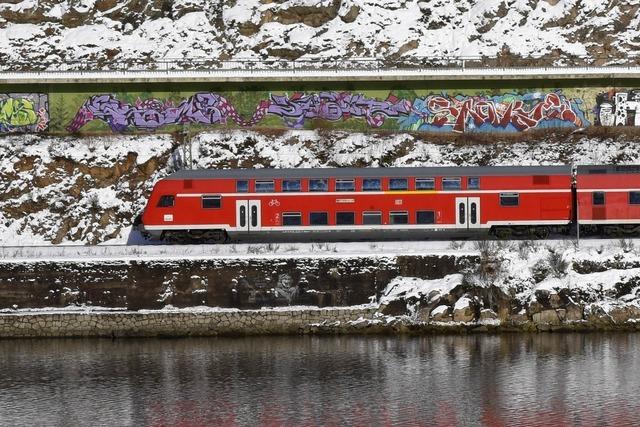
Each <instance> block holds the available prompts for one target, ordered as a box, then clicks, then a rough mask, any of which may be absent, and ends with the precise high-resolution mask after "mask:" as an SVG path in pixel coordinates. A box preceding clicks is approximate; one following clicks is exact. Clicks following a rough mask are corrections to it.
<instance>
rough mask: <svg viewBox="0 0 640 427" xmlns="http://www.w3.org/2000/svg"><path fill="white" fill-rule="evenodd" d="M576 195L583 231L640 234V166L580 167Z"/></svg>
mask: <svg viewBox="0 0 640 427" xmlns="http://www.w3.org/2000/svg"><path fill="white" fill-rule="evenodd" d="M576 194H577V213H578V222H579V224H580V230H581V231H582V232H586V233H588V234H604V235H608V236H613V235H616V236H620V235H626V234H637V233H638V232H640V165H620V166H578V168H577V174H576Z"/></svg>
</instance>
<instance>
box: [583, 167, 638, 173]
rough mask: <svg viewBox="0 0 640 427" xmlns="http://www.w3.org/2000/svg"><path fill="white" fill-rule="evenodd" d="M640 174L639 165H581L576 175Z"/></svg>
mask: <svg viewBox="0 0 640 427" xmlns="http://www.w3.org/2000/svg"><path fill="white" fill-rule="evenodd" d="M628 173H640V165H611V166H603V165H582V166H578V175H607V174H628Z"/></svg>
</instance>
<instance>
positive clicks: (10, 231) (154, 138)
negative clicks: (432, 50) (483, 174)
mask: <svg viewBox="0 0 640 427" xmlns="http://www.w3.org/2000/svg"><path fill="white" fill-rule="evenodd" d="M538 137H539V136H538ZM421 138H422V139H421ZM496 138H499V137H496ZM504 138H507V137H504ZM532 138H533V139H532V141H535V138H536V136H532ZM439 139H440V138H436V137H434V136H431V137H429V136H415V135H410V134H390V135H385V134H361V133H346V132H328V131H287V132H283V133H277V134H273V133H271V134H264V133H259V132H255V131H245V130H235V131H228V132H216V133H203V134H200V135H197V136H195V137H194V138H193V142H192V147H191V153H192V157H193V167H194V168H230V167H278V168H284V167H336V166H405V165H410V166H447V165H459V166H465V165H470V166H473V165H511V164H513V162H514V159H518V162H519V164H522V165H537V164H546V165H552V164H570V163H581V164H597V163H614V164H616V163H620V164H624V163H626V164H630V163H636V164H637V163H640V152H639V151H638V149H637V143H636V142H634V138H633V136H624V135H621V136H618V137H617V138H599V137H595V136H590V137H589V136H584V135H579V134H574V135H570V134H569V135H568V134H567V133H561V134H548V135H547V136H545V137H542V138H541V139H542V140H540V141H536V142H535V143H529V142H518V143H514V142H504V141H502V142H500V141H499V140H498V142H493V143H478V144H469V143H468V142H467V143H462V144H460V143H454V142H449V143H442V142H441V141H439ZM174 147H176V143H175V141H174V140H173V139H172V137H171V136H169V135H148V136H117V137H99V138H95V137H94V138H84V139H82V138H72V137H64V138H63V137H57V138H56V137H38V136H7V137H4V138H0V245H3V246H6V245H29V244H42V243H50V242H53V243H79V244H96V243H101V242H105V241H109V242H112V243H123V242H127V240H128V239H129V238H130V235H129V234H130V233H129V232H130V229H131V223H132V221H133V219H134V218H135V216H136V215H137V214H138V213H140V212H141V211H142V209H143V207H144V203H145V198H146V196H147V195H148V193H149V191H150V190H151V187H152V185H153V184H154V183H155V181H157V180H158V179H160V178H161V177H163V176H166V175H167V174H169V173H170V172H172V171H173V170H174V169H175V168H177V167H182V166H183V165H184V164H185V163H186V161H185V156H184V153H185V151H184V150H183V147H178V148H175V149H174ZM187 158H188V156H187Z"/></svg>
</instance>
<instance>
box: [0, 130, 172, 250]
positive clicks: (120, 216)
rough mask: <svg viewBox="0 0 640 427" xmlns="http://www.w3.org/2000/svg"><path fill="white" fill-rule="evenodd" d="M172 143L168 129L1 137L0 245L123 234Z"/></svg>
mask: <svg viewBox="0 0 640 427" xmlns="http://www.w3.org/2000/svg"><path fill="white" fill-rule="evenodd" d="M172 146H173V142H172V139H171V138H170V137H169V136H167V135H158V136H155V135H153V136H151V135H150V136H138V137H134V136H123V137H101V138H88V139H77V138H71V137H66V138H56V137H39V136H28V135H21V136H7V137H4V138H0V224H2V226H1V227H0V245H4V246H8V245H34V244H45V243H51V242H53V243H63V242H65V243H71V242H76V243H85V244H86V243H91V244H95V243H99V242H102V241H105V240H109V239H115V238H117V239H124V241H126V240H127V237H126V236H123V233H128V232H129V231H130V225H131V222H132V221H133V218H135V216H136V215H138V214H139V213H140V212H141V211H142V208H143V207H144V204H145V202H146V196H147V194H148V193H149V190H150V189H151V186H152V185H153V184H154V182H155V181H156V180H157V179H158V178H159V177H161V176H165V175H166V174H168V173H169V172H170V171H171V170H170V169H167V161H168V159H169V155H170V153H171V150H172Z"/></svg>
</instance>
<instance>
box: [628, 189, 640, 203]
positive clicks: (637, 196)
mask: <svg viewBox="0 0 640 427" xmlns="http://www.w3.org/2000/svg"><path fill="white" fill-rule="evenodd" d="M629 204H631V205H640V191H629Z"/></svg>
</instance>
